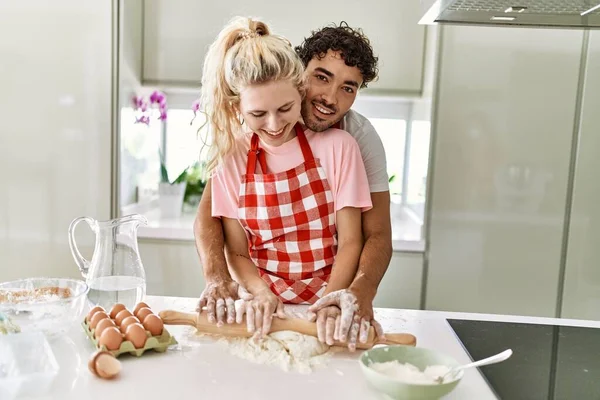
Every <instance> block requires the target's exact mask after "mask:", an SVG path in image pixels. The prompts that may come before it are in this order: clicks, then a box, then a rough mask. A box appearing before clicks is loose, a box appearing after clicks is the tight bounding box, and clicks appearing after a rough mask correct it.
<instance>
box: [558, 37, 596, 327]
mask: <svg viewBox="0 0 600 400" xmlns="http://www.w3.org/2000/svg"><path fill="white" fill-rule="evenodd" d="M589 35H590V37H589V44H588V53H587V65H586V76H585V81H584V82H585V85H584V87H583V93H582V96H583V98H582V99H583V101H582V113H581V126H580V131H579V143H578V147H577V160H576V161H577V162H576V164H575V165H576V167H575V175H574V182H573V202H572V208H571V213H570V221H569V224H570V226H569V228H570V229H569V243H568V252H567V261H566V266H565V283H564V292H563V303H562V314H561V316H562V317H565V318H584V319H595V320H597V319H600V267H599V265H600V246H598V243H599V242H600V207H598V199H599V198H600V181H599V180H598V170H599V169H600V159H599V158H598V149H599V148H600V135H598V130H599V128H600V113H598V110H600V94H599V93H598V88H599V87H600V32H597V31H590V33H589Z"/></svg>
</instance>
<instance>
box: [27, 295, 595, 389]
mask: <svg viewBox="0 0 600 400" xmlns="http://www.w3.org/2000/svg"><path fill="white" fill-rule="evenodd" d="M145 301H146V302H147V303H148V304H149V305H150V307H151V308H152V309H153V310H154V311H155V312H157V311H160V310H162V309H175V310H179V311H188V312H193V310H194V309H195V306H196V301H197V300H196V299H192V298H174V297H154V296H148V297H147V299H146V300H145ZM376 314H377V319H378V320H379V321H380V322H381V323H382V325H383V328H384V330H385V331H386V332H410V333H412V334H414V335H415V336H416V337H417V346H420V347H427V348H431V349H435V350H439V351H441V352H444V353H446V354H448V355H450V356H452V357H454V358H456V359H457V360H458V361H459V362H464V363H467V362H470V359H469V357H468V356H467V354H466V352H465V351H464V350H463V348H462V346H461V343H460V342H459V341H458V339H457V338H456V337H455V334H454V332H453V331H452V329H451V328H450V326H449V325H448V323H447V322H446V320H445V319H446V318H455V319H469V320H488V321H512V322H527V323H537V324H557V325H568V326H588V327H600V321H578V320H565V319H552V318H532V317H518V316H501V315H486V314H462V313H446V312H433V311H418V310H393V309H377V310H376ZM168 329H169V332H171V334H173V335H174V336H175V338H176V339H177V341H178V342H179V344H178V345H175V346H172V347H171V348H170V349H169V350H168V351H167V352H166V353H162V354H160V353H153V352H150V353H147V354H144V355H142V356H141V357H139V358H137V357H133V356H129V355H125V356H122V357H120V358H119V360H120V361H121V362H122V364H123V370H122V372H121V376H120V377H119V378H118V379H117V380H114V381H105V380H101V379H99V378H96V377H95V376H93V375H92V374H91V373H90V372H89V371H88V367H87V362H88V358H89V356H90V355H91V354H92V352H93V351H94V347H93V344H92V343H91V342H90V341H89V339H88V338H87V336H86V335H85V333H84V332H83V329H82V328H81V326H74V327H73V329H72V330H71V331H70V332H69V334H68V335H65V336H62V337H59V338H57V339H52V341H51V346H52V348H53V350H54V353H55V356H56V358H57V360H58V363H59V365H60V372H59V375H58V377H57V378H56V380H55V382H54V385H53V389H52V390H53V392H52V393H51V394H49V395H47V396H45V397H42V399H60V400H68V399H78V400H79V399H98V400H108V399H130V398H131V399H138V398H139V399H143V400H151V399H160V400H163V399H169V400H171V399H173V400H174V399H184V398H188V399H243V400H254V399H256V400H259V399H260V400H268V399H281V398H286V399H289V400H294V399H298V400H305V399H311V400H313V399H314V400H317V399H343V400H351V399H360V400H369V399H382V397H381V395H379V394H378V393H377V392H375V391H374V390H373V389H371V388H370V387H369V386H368V385H367V382H366V380H365V379H364V377H363V375H362V373H361V371H360V367H359V365H358V361H357V359H358V356H359V355H360V352H356V353H354V354H352V353H349V352H342V353H336V354H335V355H334V356H333V357H332V358H331V360H330V362H329V365H328V366H327V367H326V368H323V369H317V370H316V371H315V372H313V373H312V374H299V373H290V372H284V371H282V370H280V369H278V368H276V367H273V366H266V365H257V364H253V363H251V362H249V361H246V360H242V359H239V358H237V357H234V356H232V355H230V354H229V353H227V351H226V350H225V349H224V348H223V347H221V346H218V345H216V344H215V343H214V341H213V339H210V338H206V337H205V338H202V339H200V338H198V337H197V336H196V335H194V331H195V329H194V328H191V327H182V326H169V327H168ZM130 396H131V397H130ZM446 398H447V399H466V400H473V399H477V400H486V399H495V396H494V395H493V393H492V391H491V390H490V388H489V387H488V385H487V384H486V383H485V381H484V379H483V378H482V376H481V375H480V373H479V372H478V370H476V369H469V370H467V371H465V375H464V378H463V380H462V381H461V382H460V384H459V385H458V386H457V388H456V389H455V390H454V391H453V392H452V393H451V394H450V395H449V396H448V397H446ZM36 399H40V398H39V397H38V398H36Z"/></svg>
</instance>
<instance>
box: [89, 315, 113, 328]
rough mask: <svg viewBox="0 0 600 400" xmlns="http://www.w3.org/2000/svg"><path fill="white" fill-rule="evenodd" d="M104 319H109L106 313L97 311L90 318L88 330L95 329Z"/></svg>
mask: <svg viewBox="0 0 600 400" xmlns="http://www.w3.org/2000/svg"><path fill="white" fill-rule="evenodd" d="M106 318H109V316H108V314H107V313H105V312H104V311H97V312H96V313H95V314H94V315H92V318H91V319H90V322H89V325H90V328H92V329H95V328H96V325H98V322H100V321H101V320H103V319H106Z"/></svg>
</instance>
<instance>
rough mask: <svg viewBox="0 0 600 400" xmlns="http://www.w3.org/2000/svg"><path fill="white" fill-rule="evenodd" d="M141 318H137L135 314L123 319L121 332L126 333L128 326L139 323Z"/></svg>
mask: <svg viewBox="0 0 600 400" xmlns="http://www.w3.org/2000/svg"><path fill="white" fill-rule="evenodd" d="M139 323H140V320H139V319H137V318H136V317H134V316H133V315H132V316H130V317H127V318H125V319H124V320H123V321H121V332H122V333H125V332H127V327H128V326H129V325H131V324H139Z"/></svg>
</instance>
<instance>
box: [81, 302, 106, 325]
mask: <svg viewBox="0 0 600 400" xmlns="http://www.w3.org/2000/svg"><path fill="white" fill-rule="evenodd" d="M98 311H105V310H104V308H102V307H100V306H96V307H94V308H92V309H91V310H90V312H89V313H88V315H87V316H86V317H85V320H86V322H90V319H92V317H93V316H94V314H96V313H97V312H98Z"/></svg>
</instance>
